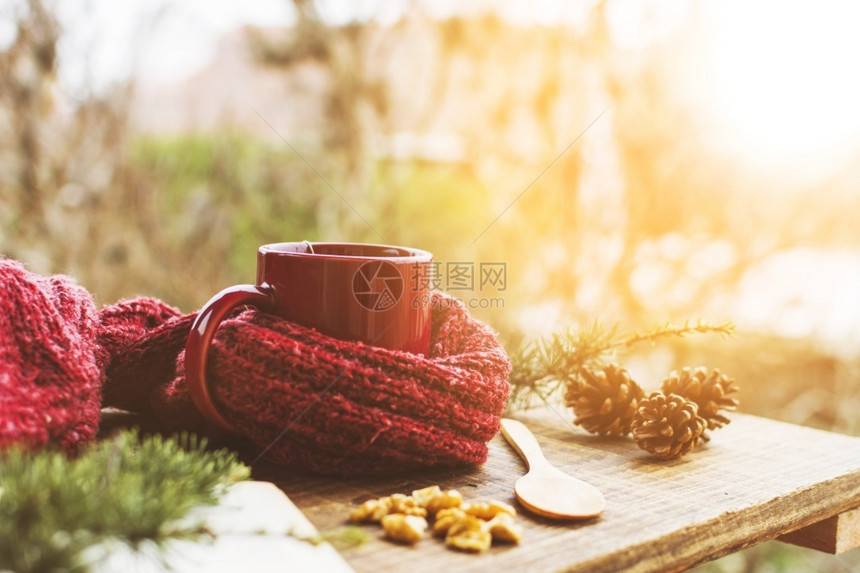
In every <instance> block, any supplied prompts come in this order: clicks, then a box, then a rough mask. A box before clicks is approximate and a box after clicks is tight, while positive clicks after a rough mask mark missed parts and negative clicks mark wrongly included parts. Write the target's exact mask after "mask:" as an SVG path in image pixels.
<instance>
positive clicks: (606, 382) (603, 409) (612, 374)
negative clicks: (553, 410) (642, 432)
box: [564, 364, 645, 436]
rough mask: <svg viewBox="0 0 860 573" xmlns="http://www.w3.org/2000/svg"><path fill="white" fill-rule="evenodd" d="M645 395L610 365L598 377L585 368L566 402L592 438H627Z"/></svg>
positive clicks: (621, 372)
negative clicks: (594, 436)
mask: <svg viewBox="0 0 860 573" xmlns="http://www.w3.org/2000/svg"><path fill="white" fill-rule="evenodd" d="M644 395H645V393H644V392H643V391H642V388H640V387H639V384H637V383H636V382H634V381H633V380H632V379H631V378H630V374H629V373H628V372H627V370H625V369H624V368H621V367H620V366H618V365H617V364H610V365H609V366H607V367H606V368H604V369H603V370H602V371H600V372H597V373H595V372H593V371H591V370H589V369H588V368H583V369H582V370H581V371H580V375H579V376H578V377H577V379H576V380H574V381H572V382H571V383H570V384H569V385H568V387H567V391H566V392H565V394H564V399H565V403H566V404H567V405H568V406H570V407H571V408H573V413H574V414H575V415H576V419H575V420H574V423H575V424H578V425H580V426H582V427H583V428H585V429H586V430H588V431H589V432H591V433H592V434H600V435H607V434H608V435H613V436H626V435H627V434H629V433H630V423H631V421H632V420H633V416H634V414H636V408H637V407H638V406H639V400H641V399H642V397H643V396H644Z"/></svg>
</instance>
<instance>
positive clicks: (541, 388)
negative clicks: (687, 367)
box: [508, 320, 735, 410]
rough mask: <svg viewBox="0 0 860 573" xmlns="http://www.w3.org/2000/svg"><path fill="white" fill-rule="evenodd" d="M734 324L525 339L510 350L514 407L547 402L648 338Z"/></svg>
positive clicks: (593, 328) (729, 328) (729, 331)
mask: <svg viewBox="0 0 860 573" xmlns="http://www.w3.org/2000/svg"><path fill="white" fill-rule="evenodd" d="M734 331H735V327H734V325H733V324H731V323H728V322H726V323H722V324H711V323H709V322H705V321H702V320H697V321H696V322H695V323H693V324H691V323H690V322H689V321H688V322H685V323H684V324H682V325H680V326H678V325H672V324H664V325H657V326H655V327H654V328H652V329H650V330H646V331H641V332H639V331H634V332H629V333H622V334H619V329H618V325H617V324H616V325H613V326H609V327H607V326H604V325H601V324H600V323H598V322H594V323H592V324H591V325H589V326H587V327H584V328H579V329H574V328H571V329H568V330H566V331H564V332H558V333H552V334H550V335H547V336H543V337H541V338H537V339H532V340H528V341H526V342H524V343H523V344H521V345H520V346H519V348H517V349H516V350H514V351H513V352H512V353H511V364H512V366H513V370H512V372H511V377H510V383H511V394H510V397H509V399H508V409H509V410H523V409H527V408H531V407H534V406H538V405H540V404H543V403H544V402H545V401H548V400H550V399H551V398H552V397H553V396H554V395H556V394H557V393H559V392H560V391H561V390H562V389H563V388H564V387H565V386H566V385H567V384H568V383H569V382H571V381H573V380H575V379H576V378H577V376H579V372H580V371H581V370H582V368H584V367H589V368H595V369H597V368H602V367H603V366H605V365H606V363H607V362H608V361H609V359H610V358H615V356H616V355H617V354H618V353H619V352H623V351H624V350H626V349H628V348H630V347H632V346H635V345H637V344H641V343H644V342H651V343H655V342H657V341H659V340H662V339H665V338H679V337H685V336H688V335H691V334H717V335H719V336H721V337H731V336H733V335H734Z"/></svg>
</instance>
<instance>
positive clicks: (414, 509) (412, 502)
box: [380, 493, 427, 517]
mask: <svg viewBox="0 0 860 573" xmlns="http://www.w3.org/2000/svg"><path fill="white" fill-rule="evenodd" d="M382 499H388V500H390V501H391V511H390V512H389V513H403V514H406V515H417V516H418V517H427V510H426V509H424V508H423V507H421V505H420V504H419V503H418V500H416V499H415V498H414V497H412V496H409V495H403V494H402V493H395V494H393V495H391V496H389V497H388V498H382ZM382 499H380V501H382Z"/></svg>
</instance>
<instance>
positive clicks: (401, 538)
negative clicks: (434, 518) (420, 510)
mask: <svg viewBox="0 0 860 573" xmlns="http://www.w3.org/2000/svg"><path fill="white" fill-rule="evenodd" d="M382 529H383V530H384V531H385V536H386V537H387V538H388V539H391V540H392V541H398V542H400V543H409V544H410V545H411V544H413V543H417V542H418V540H420V539H421V538H422V537H424V532H425V531H426V530H427V520H426V519H424V518H423V517H419V516H417V515H404V514H402V513H391V514H389V515H386V516H385V517H383V518H382Z"/></svg>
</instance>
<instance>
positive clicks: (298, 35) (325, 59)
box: [255, 0, 388, 241]
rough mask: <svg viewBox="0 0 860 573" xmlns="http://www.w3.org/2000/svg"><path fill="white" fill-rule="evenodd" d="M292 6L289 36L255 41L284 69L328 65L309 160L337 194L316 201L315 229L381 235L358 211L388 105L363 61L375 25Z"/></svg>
mask: <svg viewBox="0 0 860 573" xmlns="http://www.w3.org/2000/svg"><path fill="white" fill-rule="evenodd" d="M292 4H293V6H294V8H295V14H296V15H297V21H296V23H295V25H294V26H293V27H292V28H291V29H290V30H289V31H288V32H287V36H286V37H275V38H272V37H269V36H267V35H263V34H257V35H256V37H255V46H256V51H257V55H258V57H259V59H260V61H261V62H262V63H263V64H266V65H269V66H274V67H277V68H279V69H282V70H284V72H288V71H289V70H290V69H291V68H293V67H295V66H299V65H301V64H303V63H307V62H309V61H310V62H314V63H316V64H318V65H319V66H321V67H322V69H323V70H324V71H325V74H326V78H327V84H328V86H327V89H326V92H325V94H324V96H323V97H324V98H325V104H324V106H323V107H324V110H325V122H324V124H323V125H324V128H323V129H324V132H323V134H322V135H321V138H320V139H321V141H320V145H321V147H320V149H318V150H312V153H311V154H310V155H312V157H313V159H314V161H313V162H309V163H312V164H311V167H312V168H313V169H314V170H317V169H322V172H321V174H320V176H321V177H323V178H324V179H325V180H326V181H328V182H330V183H331V186H332V189H331V190H330V192H334V193H335V194H337V195H338V196H339V198H340V200H338V201H323V202H320V204H319V209H318V211H317V214H316V219H317V225H318V228H319V230H320V233H321V235H322V236H323V237H326V238H327V239H329V240H335V239H337V238H340V239H342V240H360V239H365V240H376V241H382V240H383V238H382V237H381V236H380V235H379V234H378V233H377V232H376V231H375V229H374V228H373V226H372V225H370V224H369V222H368V221H366V220H363V217H364V215H362V213H363V212H365V211H366V209H365V206H366V199H367V193H368V185H369V183H370V181H371V180H372V177H371V173H372V165H373V161H372V157H371V155H370V152H369V145H368V139H369V137H370V136H371V134H372V133H373V132H375V131H376V127H377V125H378V124H379V123H380V122H381V121H383V120H384V118H385V115H386V113H387V111H388V100H387V89H386V84H385V81H384V79H383V77H382V76H381V75H379V74H378V73H376V71H375V70H372V69H371V68H369V66H368V55H367V52H368V50H369V37H368V31H369V29H370V28H371V27H372V24H370V23H367V22H360V21H353V22H351V23H349V24H347V25H343V26H332V25H330V24H328V23H327V22H325V21H324V19H323V18H322V16H321V14H320V10H319V8H318V6H317V3H316V2H314V0H292ZM313 151H315V152H313ZM297 153H301V154H302V155H305V154H306V153H308V152H306V151H305V150H301V151H298V150H297ZM322 161H324V163H321V162H322Z"/></svg>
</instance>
